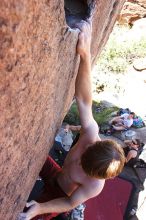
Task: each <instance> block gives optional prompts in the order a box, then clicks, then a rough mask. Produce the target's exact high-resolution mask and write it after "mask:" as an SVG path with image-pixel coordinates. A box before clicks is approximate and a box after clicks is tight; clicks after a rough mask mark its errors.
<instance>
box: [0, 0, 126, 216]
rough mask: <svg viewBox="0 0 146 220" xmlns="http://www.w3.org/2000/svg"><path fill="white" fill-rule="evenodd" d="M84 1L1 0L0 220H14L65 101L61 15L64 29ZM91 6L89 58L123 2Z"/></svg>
mask: <svg viewBox="0 0 146 220" xmlns="http://www.w3.org/2000/svg"><path fill="white" fill-rule="evenodd" d="M91 2H92V1H83V0H82V1H81V0H80V1H78V4H77V5H76V1H74V3H75V4H74V5H72V4H71V1H67V0H66V1H65V8H66V9H65V10H64V1H63V0H54V1H53V0H52V1H51V0H42V1H39V0H36V1H34V0H25V1H23V0H19V1H18V0H3V1H1V4H0V71H1V72H0V113H1V114H0V179H1V181H0V205H1V208H0V210H1V211H0V219H6V220H15V219H16V216H17V215H18V213H19V212H20V211H22V209H23V207H24V206H25V202H26V200H27V197H28V195H29V193H30V191H31V189H32V186H33V184H34V182H35V180H36V178H37V176H38V173H39V170H40V169H41V166H42V165H43V163H44V160H45V158H46V157H47V153H48V150H49V148H50V147H51V145H52V143H53V139H54V136H55V133H56V130H57V129H58V128H59V126H60V124H61V122H62V120H63V118H64V116H65V114H66V112H67V110H68V108H69V106H70V103H71V101H72V98H73V95H74V83H75V77H76V74H77V70H78V64H79V58H78V57H77V56H76V43H77V39H78V31H77V30H73V29H72V28H70V27H69V26H68V25H67V24H66V19H65V13H66V16H67V23H68V24H69V25H70V26H71V27H72V21H73V18H75V19H79V20H80V19H84V18H86V16H89V15H90V13H92V12H93V7H92V6H93V5H90V7H89V4H90V3H91ZM87 3H88V4H87ZM93 3H94V4H95V8H94V13H93V41H92V59H93V62H94V61H95V59H96V57H97V55H98V54H99V53H100V51H101V49H102V47H103V46H104V44H105V42H106V41H107V39H108V36H109V34H110V32H111V30H112V27H113V25H114V23H115V20H116V17H117V14H118V13H119V11H120V10H121V7H122V5H123V3H124V0H98V1H93ZM79 4H81V5H82V6H83V11H82V10H80V9H81V7H80V6H79ZM78 10H79V11H78ZM65 11H66V12H65ZM78 15H79V17H78ZM82 16H83V17H82Z"/></svg>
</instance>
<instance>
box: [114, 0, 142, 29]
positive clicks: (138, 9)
mask: <svg viewBox="0 0 146 220" xmlns="http://www.w3.org/2000/svg"><path fill="white" fill-rule="evenodd" d="M144 17H146V1H145V0H127V1H126V3H125V4H124V6H123V9H122V11H121V14H120V16H119V17H118V22H119V23H120V24H124V25H125V24H130V25H132V24H133V23H134V22H135V21H136V20H138V19H140V18H144Z"/></svg>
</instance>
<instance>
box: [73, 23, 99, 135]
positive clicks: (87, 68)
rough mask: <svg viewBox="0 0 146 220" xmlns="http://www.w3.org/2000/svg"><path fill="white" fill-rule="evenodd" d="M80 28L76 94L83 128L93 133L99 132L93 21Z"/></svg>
mask: <svg viewBox="0 0 146 220" xmlns="http://www.w3.org/2000/svg"><path fill="white" fill-rule="evenodd" d="M78 28H79V29H80V31H81V32H80V34H79V40H78V44H77V53H78V54H79V55H80V65H79V71H78V75H77V78H76V83H75V96H76V100H77V105H78V109H79V114H80V121H81V126H82V128H83V130H90V132H91V133H92V135H93V136H94V134H95V133H96V135H97V133H98V125H97V123H96V122H95V120H94V119H93V115H92V80H91V53H90V46H91V33H92V25H91V21H90V20H88V21H87V22H85V21H83V22H81V23H80V24H79V25H78Z"/></svg>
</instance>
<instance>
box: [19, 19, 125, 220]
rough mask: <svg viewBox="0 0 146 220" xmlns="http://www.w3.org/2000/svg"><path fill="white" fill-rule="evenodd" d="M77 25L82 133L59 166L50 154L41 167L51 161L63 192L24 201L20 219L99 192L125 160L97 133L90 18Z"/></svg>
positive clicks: (60, 210)
mask: <svg viewBox="0 0 146 220" xmlns="http://www.w3.org/2000/svg"><path fill="white" fill-rule="evenodd" d="M78 28H79V29H80V34H79V40H78V44H77V53H78V54H79V55H80V65H79V71H78V75H77V78H76V83H75V96H76V101H77V105H78V109H79V114H80V121H81V126H82V131H81V135H80V138H79V140H78V142H77V143H76V144H75V146H74V147H73V148H72V149H71V150H70V151H69V153H68V155H67V157H66V159H65V162H64V166H63V168H62V169H61V168H57V165H55V162H52V160H50V158H48V159H47V161H46V163H45V165H44V167H43V169H44V170H45V169H46V167H47V165H48V166H50V163H52V165H51V167H50V169H52V167H56V174H55V175H54V176H55V182H54V185H56V187H59V188H60V190H61V191H62V192H63V194H62V196H61V195H60V194H58V197H57V198H53V199H51V200H50V201H48V200H49V199H44V200H39V201H41V202H36V201H31V202H29V203H28V204H27V207H29V210H28V211H27V212H26V213H21V214H20V216H19V219H23V220H30V219H32V218H34V217H35V216H37V215H39V216H40V217H38V218H34V219H39V218H41V219H47V220H49V219H51V218H52V217H53V216H50V217H49V214H48V218H43V217H42V216H43V215H42V214H45V213H63V212H66V211H69V210H71V209H73V208H75V207H76V206H78V205H79V204H81V203H83V202H85V201H86V200H88V199H89V198H92V197H95V196H97V195H99V193H100V192H101V191H102V189H103V187H104V184H105V179H109V178H112V177H115V176H117V175H118V174H119V173H120V172H121V170H122V168H123V165H124V163H125V157H124V153H123V150H122V147H121V146H119V145H118V144H117V143H116V142H114V141H111V140H103V141H101V140H100V138H99V136H98V132H99V129H98V125H97V123H96V121H95V120H94V119H93V115H92V89H91V55H90V44H91V22H90V21H89V20H88V21H87V22H85V21H82V22H81V23H80V25H78ZM43 169H42V171H41V173H40V175H41V174H42V178H43V179H44V182H45V184H46V187H45V188H47V184H49V181H50V182H52V181H53V178H54V176H51V178H50V177H49V174H48V175H46V174H45V175H44V174H43V173H45V171H44V170H43ZM57 169H58V170H57ZM48 172H49V170H48ZM43 175H44V177H43ZM47 178H48V179H47ZM49 187H50V186H49ZM48 190H49V189H48ZM46 193H47V190H46ZM41 215H42V216H41Z"/></svg>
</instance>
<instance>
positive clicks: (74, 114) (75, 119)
mask: <svg viewBox="0 0 146 220" xmlns="http://www.w3.org/2000/svg"><path fill="white" fill-rule="evenodd" d="M63 122H66V123H67V124H70V125H79V124H80V119H79V112H78V108H77V105H76V103H75V102H74V103H73V104H72V106H71V108H70V110H69V112H68V113H67V115H66V116H65V118H64V121H63Z"/></svg>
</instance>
